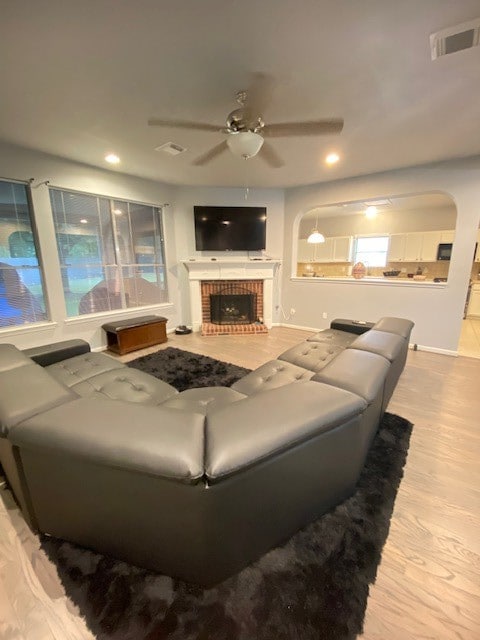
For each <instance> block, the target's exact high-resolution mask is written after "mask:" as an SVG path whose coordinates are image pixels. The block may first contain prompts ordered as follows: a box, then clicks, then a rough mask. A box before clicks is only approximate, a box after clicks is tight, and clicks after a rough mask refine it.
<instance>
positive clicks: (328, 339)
mask: <svg viewBox="0 0 480 640" xmlns="http://www.w3.org/2000/svg"><path fill="white" fill-rule="evenodd" d="M356 337H357V336H356V335H355V334H354V333H349V332H348V331H340V330H339V329H325V330H324V331H319V332H318V333H315V334H314V335H313V336H310V337H309V338H307V342H325V343H327V344H333V345H335V346H339V347H347V346H348V345H349V344H351V343H352V342H353V341H354V340H355V338H356Z"/></svg>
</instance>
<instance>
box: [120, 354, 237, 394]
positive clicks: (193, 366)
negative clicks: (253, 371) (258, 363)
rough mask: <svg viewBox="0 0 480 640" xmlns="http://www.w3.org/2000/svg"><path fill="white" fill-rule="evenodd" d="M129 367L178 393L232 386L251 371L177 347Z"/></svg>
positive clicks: (131, 364) (143, 358) (145, 358)
mask: <svg viewBox="0 0 480 640" xmlns="http://www.w3.org/2000/svg"><path fill="white" fill-rule="evenodd" d="M128 366H129V367H134V368H135V369H140V370H141V371H145V372H146V373H150V374H151V375H152V376H155V377H157V378H160V380H163V381H164V382H168V384H171V385H172V387H175V389H177V391H185V389H191V388H192V387H220V386H223V387H230V386H231V385H232V384H233V383H234V382H236V381H237V380H238V379H239V378H241V377H242V376H244V375H245V374H246V373H248V372H249V371H250V369H244V368H243V367H237V366H236V365H235V364H230V363H229V362H222V361H221V360H215V359H214V358H209V357H208V356H201V355H198V354H197V353H191V352H190V351H184V350H183V349H175V347H167V348H166V349H162V350H161V351H157V353H152V354H150V355H148V356H143V357H141V358H137V359H136V360H131V361H130V362H129V363H128Z"/></svg>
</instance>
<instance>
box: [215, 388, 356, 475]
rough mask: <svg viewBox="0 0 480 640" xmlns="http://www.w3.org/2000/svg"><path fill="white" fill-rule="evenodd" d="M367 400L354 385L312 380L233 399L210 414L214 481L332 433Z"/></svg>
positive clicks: (352, 417)
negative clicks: (350, 388) (351, 389)
mask: <svg viewBox="0 0 480 640" xmlns="http://www.w3.org/2000/svg"><path fill="white" fill-rule="evenodd" d="M366 406H367V403H366V402H365V400H364V399H363V398H360V397H359V396H357V395H355V394H353V393H350V392H349V391H344V390H343V389H338V388H336V387H332V386H329V385H326V384H322V383H320V382H311V381H305V382H294V383H291V384H287V385H284V386H282V387H278V388H276V389H271V390H268V391H264V392H262V393H259V394H256V395H253V396H249V397H247V398H245V399H243V400H241V401H239V402H234V403H233V404H231V405H229V406H227V407H224V408H221V409H219V410H218V411H215V412H212V413H211V414H210V415H209V416H208V417H207V431H206V433H207V443H206V461H205V470H206V475H207V478H208V479H209V480H211V481H212V482H214V481H216V480H218V479H220V478H222V477H225V476H228V475H231V474H233V473H235V472H238V471H240V470H243V469H245V468H248V467H250V466H252V465H253V464H257V463H259V462H261V461H262V460H265V459H267V458H270V457H272V456H274V455H277V454H280V453H282V452H284V451H287V450H288V449H291V448H293V447H295V446H297V445H299V444H301V443H302V442H306V441H307V440H309V439H310V438H314V437H316V436H318V435H321V434H323V433H327V432H329V431H331V430H333V429H335V428H336V427H338V426H340V425H343V424H346V423H347V422H349V421H350V420H352V419H355V418H356V417H357V416H359V414H360V413H361V412H362V411H364V409H365V408H366Z"/></svg>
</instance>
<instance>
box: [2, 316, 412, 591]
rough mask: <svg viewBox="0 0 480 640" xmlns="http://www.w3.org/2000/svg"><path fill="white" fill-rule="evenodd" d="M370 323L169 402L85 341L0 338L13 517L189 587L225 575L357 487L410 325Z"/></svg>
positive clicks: (157, 387) (165, 391)
mask: <svg viewBox="0 0 480 640" xmlns="http://www.w3.org/2000/svg"><path fill="white" fill-rule="evenodd" d="M342 323H343V324H345V326H346V327H347V328H348V321H342ZM370 327H371V325H369V326H368V327H365V332H364V333H360V330H359V328H358V327H355V332H353V331H352V332H349V331H344V330H339V329H327V330H324V331H320V332H318V333H316V334H314V335H312V336H310V337H309V338H307V340H304V341H302V342H301V343H299V344H298V345H296V346H295V347H293V348H291V349H287V350H286V351H285V352H284V353H282V354H279V356H278V357H277V358H276V359H274V360H271V361H269V362H267V363H265V364H263V365H262V366H260V367H259V368H258V369H256V370H255V371H252V372H250V373H248V374H247V375H245V376H244V377H243V378H241V379H240V380H238V381H237V382H236V383H235V384H234V385H232V387H230V388H227V387H207V388H198V389H189V390H187V391H183V392H181V393H178V392H177V391H176V390H175V389H174V388H173V387H172V386H171V385H169V384H167V383H166V382H163V381H161V380H158V379H157V378H154V377H152V376H150V375H148V374H145V373H143V372H141V371H138V370H136V369H132V368H129V367H127V366H125V365H123V364H121V363H120V362H119V361H118V360H115V359H114V358H111V357H109V356H107V355H105V354H102V353H90V349H89V346H88V344H86V343H82V341H70V342H67V343H62V344H60V345H47V346H46V347H42V348H36V349H33V350H27V351H26V352H21V351H19V350H18V349H16V348H15V347H14V346H13V345H8V344H0V429H1V431H0V434H1V437H0V461H1V463H2V466H3V468H4V471H5V473H6V475H7V478H8V480H9V483H10V485H11V487H12V489H13V491H14V494H15V496H16V498H17V500H18V502H19V504H20V506H21V508H22V512H23V514H24V516H25V518H26V520H27V521H28V522H29V524H30V526H31V527H32V528H33V529H34V530H38V531H41V532H43V533H46V534H49V535H53V536H56V537H59V538H63V539H65V540H69V541H72V542H75V543H77V544H81V545H83V546H86V547H89V548H91V549H94V550H96V551H98V552H101V553H106V554H111V555H112V556H114V557H118V558H121V559H124V560H126V561H128V562H131V563H134V564H137V565H139V566H143V567H146V568H148V569H150V570H153V571H159V572H162V573H166V574H168V575H172V576H175V577H180V578H183V579H185V580H189V581H192V582H198V583H201V584H207V585H210V584H215V583H217V582H219V581H220V580H222V579H224V578H226V577H227V576H230V575H232V574H233V573H235V572H236V571H238V570H239V569H241V568H243V567H244V566H246V565H247V564H249V563H250V562H252V561H253V560H254V559H256V558H258V557H259V556H260V555H261V554H263V553H265V552H266V551H268V550H269V549H271V548H272V547H274V546H275V545H277V544H280V543H281V542H282V541H284V540H285V539H286V538H288V537H289V536H290V535H292V534H293V533H294V532H295V531H297V530H298V529H299V528H301V527H303V526H305V525H306V524H308V523H309V522H311V521H312V520H314V519H315V518H317V517H318V516H319V515H321V514H322V513H325V511H327V510H328V509H330V508H332V507H333V506H335V505H336V504H338V503H339V502H341V501H342V500H343V499H345V498H346V497H347V496H348V495H350V494H351V493H352V491H353V490H354V488H355V484H356V482H357V480H358V477H359V475H360V472H361V470H362V467H363V464H364V461H365V457H366V455H367V452H368V449H369V446H370V444H371V442H372V439H373V437H374V435H375V432H376V430H377V427H378V424H379V422H380V419H381V417H382V415H383V412H384V411H385V408H386V406H387V404H388V401H389V399H390V397H391V394H392V393H393V390H394V389H395V385H396V383H397V381H398V377H399V376H400V374H401V372H402V370H403V367H404V365H405V359H406V356H407V350H408V341H409V337H410V332H411V330H412V328H413V323H412V322H410V321H409V320H406V319H402V318H383V319H381V320H379V321H378V322H377V323H375V325H374V326H373V327H372V328H370ZM18 389H23V390H24V391H25V393H23V394H19V393H18Z"/></svg>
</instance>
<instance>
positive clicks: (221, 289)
mask: <svg viewBox="0 0 480 640" xmlns="http://www.w3.org/2000/svg"><path fill="white" fill-rule="evenodd" d="M200 292H201V298H202V328H201V331H202V335H208V336H210V335H221V334H230V333H237V334H238V333H268V329H267V327H266V326H265V325H264V324H263V281H262V280H228V281H225V280H212V281H208V280H204V281H202V282H201V283H200ZM249 294H250V296H252V297H253V300H254V308H253V310H252V313H251V314H250V313H247V312H246V311H245V310H244V307H245V309H246V308H247V306H249V304H248V303H250V300H251V299H250V300H249V301H248V303H247V301H245V303H244V304H243V305H242V303H241V302H240V303H239V302H238V301H237V302H234V298H235V296H240V297H242V296H244V297H245V298H246V297H248V295H249ZM220 296H223V297H224V298H225V299H226V302H225V303H224V304H223V305H222V303H221V302H220V301H219V297H220ZM217 305H218V306H220V307H222V306H223V311H224V313H223V314H222V313H221V311H222V309H219V310H218V309H215V308H214V307H217ZM229 307H232V308H233V309H234V311H233V309H232V313H231V315H230V321H229V317H228V313H225V308H226V309H227V310H229ZM214 311H217V313H214ZM218 311H220V313H218ZM235 311H237V313H236V314H235ZM222 316H223V319H222ZM249 316H250V317H249Z"/></svg>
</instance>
